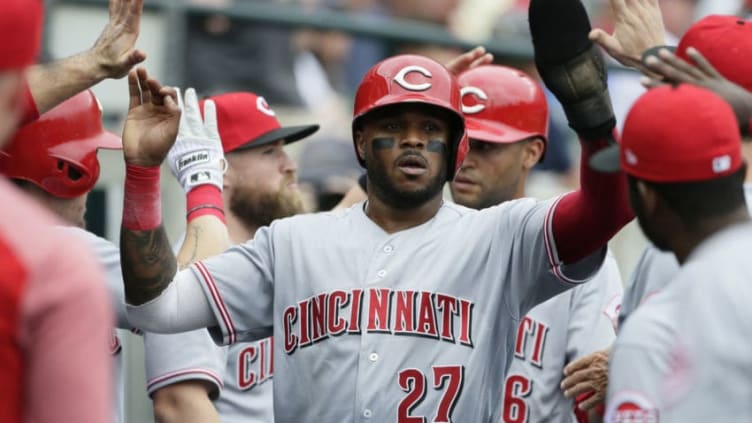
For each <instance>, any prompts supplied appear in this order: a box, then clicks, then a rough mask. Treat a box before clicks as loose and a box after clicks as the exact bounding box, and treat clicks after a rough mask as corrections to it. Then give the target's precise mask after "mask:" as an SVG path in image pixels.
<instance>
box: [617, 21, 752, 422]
mask: <svg viewBox="0 0 752 423" xmlns="http://www.w3.org/2000/svg"><path fill="white" fill-rule="evenodd" d="M750 36H752V27H750V25H749V23H747V22H745V21H740V20H739V19H738V18H736V17H731V16H725V17H723V16H712V17H708V18H705V19H703V20H701V21H699V22H697V23H696V24H695V25H693V26H692V27H691V28H690V29H689V31H687V33H686V34H685V36H684V37H683V38H682V40H681V42H680V43H679V46H678V48H677V55H678V56H679V57H680V58H681V59H683V60H685V61H687V62H689V61H690V60H694V59H695V58H696V56H692V53H691V50H690V49H689V48H690V47H693V48H694V49H696V51H698V52H701V53H702V54H704V55H706V57H707V60H708V61H709V62H710V64H712V65H714V66H715V67H716V68H717V72H718V73H716V69H712V68H708V67H706V68H705V69H706V70H705V71H704V72H700V70H699V69H694V70H693V72H692V73H691V74H692V75H693V76H692V78H695V75H698V72H700V74H705V75H706V76H708V79H711V78H712V77H713V75H716V76H719V77H720V75H723V76H725V77H726V78H729V79H730V80H731V81H732V82H736V83H739V84H741V87H740V88H739V89H742V88H744V89H747V90H750V89H752V80H751V79H750V78H749V75H750V72H752V68H750V66H749V62H748V61H747V60H746V58H744V57H742V56H741V55H744V54H746V53H743V52H744V51H749V50H750V49H752V45H751V44H750ZM724 43H727V44H724ZM724 45H725V46H727V47H728V48H732V47H733V48H732V50H733V51H735V52H736V53H735V54H730V53H729V52H728V51H726V50H725V49H724V48H723V46H724ZM745 45H746V46H748V47H747V48H744V46H745ZM690 57H691V58H692V59H690ZM697 60H700V61H701V62H702V61H705V59H704V58H702V57H697ZM674 62H675V63H685V62H680V61H678V59H675V60H674ZM705 64H706V65H707V62H706V63H705ZM656 71H659V69H657V68H656ZM664 74H665V75H666V76H667V77H672V76H674V77H675V76H676V75H674V74H671V73H664ZM686 75H689V73H688V74H686ZM683 80H687V81H693V82H701V81H694V80H693V79H689V78H684V79H683ZM719 92H720V93H723V91H719ZM725 97H726V96H725ZM735 97H736V96H733V95H732V96H728V98H729V101H732V102H733V101H734V98H735ZM737 115H738V113H737ZM742 123H743V119H742V120H741V121H740V125H741V124H742ZM742 141H743V143H742V154H743V156H744V159H745V161H746V162H748V163H749V160H750V159H752V150H751V148H750V142H749V141H750V137H749V135H746V136H745V137H743V138H742ZM751 180H752V172H749V171H748V172H747V175H746V177H745V181H746V182H747V183H749V181H751ZM751 195H752V189H750V186H749V185H745V196H746V198H747V201H746V203H747V205H749V204H751V203H750V200H752V197H751ZM708 201H712V200H708ZM679 271H680V268H679V262H678V261H677V260H676V257H675V255H674V254H671V253H668V252H661V251H658V250H657V249H655V248H654V247H649V248H648V249H647V250H646V251H645V252H644V253H643V256H642V258H641V260H640V262H639V263H638V267H637V269H636V270H635V273H634V275H633V278H632V279H633V282H632V285H631V286H630V287H629V289H628V296H629V300H628V301H627V302H626V307H625V308H626V309H624V308H623V309H622V310H623V312H622V315H621V316H620V319H621V320H623V321H628V322H631V323H630V324H625V330H624V331H622V332H621V333H620V335H619V341H618V343H617V345H620V346H621V347H620V350H621V351H620V352H619V356H620V357H619V358H617V357H614V358H613V359H612V366H611V375H612V376H611V379H612V380H611V383H612V387H610V389H609V396H610V397H611V398H612V400H611V403H612V408H614V409H618V407H620V406H621V405H620V404H621V403H622V402H624V401H626V400H624V399H623V397H624V396H625V394H624V392H642V396H643V397H645V398H644V399H643V401H642V402H643V403H644V408H646V409H651V408H652V409H659V408H661V407H662V406H665V404H664V403H661V402H660V400H659V398H662V397H664V396H665V395H668V397H671V396H674V395H678V393H671V392H664V389H663V387H664V385H665V382H664V380H663V379H662V378H655V377H654V376H653V377H641V374H642V373H648V374H651V375H656V374H659V375H665V374H666V373H667V372H669V371H670V369H671V368H672V367H673V366H674V364H673V361H674V358H673V357H672V351H671V349H672V347H673V345H674V339H675V337H676V334H677V333H682V332H679V331H678V328H677V321H676V320H672V319H668V318H667V317H666V316H667V314H666V313H667V310H668V309H670V308H671V307H675V306H676V305H675V304H676V303H677V302H680V301H681V298H682V295H683V294H682V291H684V290H689V289H694V288H690V286H688V284H687V282H680V279H678V278H677V276H676V275H677V273H678V272H679ZM674 281H675V282H674ZM679 283H681V284H682V286H680V287H676V288H674V287H673V285H674V284H679ZM663 290H665V295H663V294H662V293H661V291H663ZM654 297H655V298H654ZM642 303H644V305H640V304H642ZM681 307H682V308H683V307H685V305H682V306H681ZM635 309H636V310H637V311H636V312H634V315H633V317H629V319H628V320H625V319H626V318H627V316H630V315H632V313H633V311H635ZM627 328H629V330H627ZM642 355H645V356H649V357H650V359H649V361H647V362H646V363H645V364H643V365H641V366H640V369H635V366H634V365H633V364H632V363H634V362H635V361H637V360H640V357H641V356H642ZM729 378H731V376H730V377H729ZM672 389H673V388H672Z"/></svg>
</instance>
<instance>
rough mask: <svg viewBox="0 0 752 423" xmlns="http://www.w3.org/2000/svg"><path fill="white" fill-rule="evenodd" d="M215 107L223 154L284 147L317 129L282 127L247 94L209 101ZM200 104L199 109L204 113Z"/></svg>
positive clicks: (263, 103) (263, 104)
mask: <svg viewBox="0 0 752 423" xmlns="http://www.w3.org/2000/svg"><path fill="white" fill-rule="evenodd" d="M209 99H210V100H213V101H214V103H215V104H216V106H217V129H219V136H220V137H221V138H222V148H223V149H224V151H225V153H229V152H231V151H235V150H243V149H246V148H252V147H258V146H261V145H264V144H269V143H272V142H276V141H279V140H284V141H285V144H289V143H291V142H295V141H298V140H300V139H303V138H305V137H307V136H309V135H311V134H313V133H314V132H316V131H318V129H319V126H318V125H302V126H286V127H282V126H281V125H280V124H279V121H278V120H277V117H276V114H275V113H274V110H272V109H271V107H269V104H267V102H266V100H265V99H264V97H261V96H258V95H256V94H253V93H250V92H233V93H227V94H220V95H216V96H212V97H209ZM204 101H206V99H204V100H201V102H200V103H201V104H200V106H201V107H200V108H201V110H204Z"/></svg>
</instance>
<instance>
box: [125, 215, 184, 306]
mask: <svg viewBox="0 0 752 423" xmlns="http://www.w3.org/2000/svg"><path fill="white" fill-rule="evenodd" d="M120 261H121V264H122V271H123V280H124V281H125V299H126V301H127V302H128V304H133V305H141V304H144V303H146V302H148V301H150V300H152V299H154V298H156V297H157V296H159V294H160V293H161V292H162V291H163V290H164V289H165V288H167V285H169V284H170V282H171V281H172V279H173V277H175V273H176V272H177V261H176V260H175V255H174V254H173V253H172V249H171V248H170V242H169V240H168V239H167V234H166V233H165V230H164V227H163V226H159V227H158V228H156V229H154V230H151V231H131V230H128V229H125V228H122V229H121V232H120Z"/></svg>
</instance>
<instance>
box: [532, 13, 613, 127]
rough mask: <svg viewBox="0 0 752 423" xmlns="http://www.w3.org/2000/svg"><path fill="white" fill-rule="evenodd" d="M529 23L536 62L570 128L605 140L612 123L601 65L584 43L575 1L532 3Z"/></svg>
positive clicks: (584, 27)
mask: <svg viewBox="0 0 752 423" xmlns="http://www.w3.org/2000/svg"><path fill="white" fill-rule="evenodd" d="M529 19H530V33H531V35H532V37H533V46H534V48H535V64H536V66H537V68H538V72H539V73H540V75H541V78H543V82H544V83H545V84H546V86H547V87H548V89H549V90H551V92H552V93H553V94H554V95H555V96H556V98H557V99H558V100H559V102H560V103H561V105H562V106H563V108H564V112H565V113H566V115H567V119H568V120H569V126H570V127H572V129H574V130H575V131H577V132H578V133H579V134H580V135H581V136H582V137H583V138H586V139H602V138H604V137H607V136H609V135H610V134H611V131H612V130H613V128H614V126H615V124H616V119H615V118H614V111H613V108H612V106H611V98H610V97H609V95H608V90H607V84H606V66H605V64H604V61H603V57H602V56H601V53H600V51H599V50H598V47H597V46H596V45H594V44H593V43H592V42H591V41H590V40H589V39H588V33H590V21H589V20H588V16H587V12H585V8H584V7H583V6H582V3H581V2H580V0H532V1H531V2H530V9H529Z"/></svg>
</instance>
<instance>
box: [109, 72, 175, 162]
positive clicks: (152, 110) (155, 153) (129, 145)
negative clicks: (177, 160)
mask: <svg viewBox="0 0 752 423" xmlns="http://www.w3.org/2000/svg"><path fill="white" fill-rule="evenodd" d="M128 88H129V92H130V105H129V108H128V116H127V117H126V119H125V126H124V128H123V154H124V155H125V161H126V162H127V163H130V164H135V165H139V166H159V165H160V164H161V163H162V161H163V160H164V158H165V157H166V156H167V152H168V151H169V150H170V147H172V144H173V143H174V142H175V138H176V136H177V133H178V125H179V123H180V108H179V107H178V105H177V103H176V101H175V98H176V97H175V96H176V95H177V94H176V92H175V90H174V89H170V88H165V87H162V86H161V85H160V84H159V82H158V81H157V80H155V79H150V78H149V77H148V75H147V74H146V70H144V69H143V68H139V69H138V70H136V71H131V72H130V73H129V74H128Z"/></svg>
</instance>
